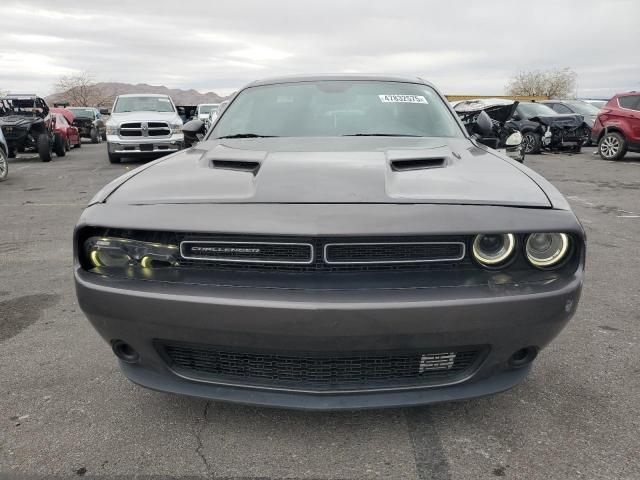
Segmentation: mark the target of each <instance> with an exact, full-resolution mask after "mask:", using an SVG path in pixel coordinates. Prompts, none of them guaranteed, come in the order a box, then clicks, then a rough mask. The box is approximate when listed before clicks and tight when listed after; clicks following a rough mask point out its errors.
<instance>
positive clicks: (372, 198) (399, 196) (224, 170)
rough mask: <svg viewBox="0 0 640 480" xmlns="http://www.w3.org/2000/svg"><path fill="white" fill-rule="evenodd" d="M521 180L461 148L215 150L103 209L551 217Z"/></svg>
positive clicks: (171, 167) (128, 183)
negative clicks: (363, 206) (306, 209)
mask: <svg viewBox="0 0 640 480" xmlns="http://www.w3.org/2000/svg"><path fill="white" fill-rule="evenodd" d="M528 172H529V170H528V169H527V168H526V167H523V166H520V165H516V163H515V162H511V161H510V160H507V159H506V158H504V157H501V156H500V155H499V154H497V152H493V151H487V150H485V149H484V148H480V147H477V146H475V145H473V144H472V143H471V142H470V141H469V140H467V139H464V138H460V139H424V138H420V139H418V138H415V139H414V138H388V137H386V138H381V137H376V138H373V137H343V138H294V139H291V138H289V139H287V138H265V139H246V140H215V141H206V142H203V143H201V144H199V145H197V146H196V147H194V148H191V149H189V150H186V151H183V152H180V153H178V154H176V155H173V156H171V157H168V158H166V159H161V160H159V161H157V162H156V163H155V164H153V165H151V166H143V167H140V169H139V171H138V172H137V173H136V172H134V173H133V174H129V175H128V176H127V178H126V179H125V180H123V182H116V185H115V186H112V187H111V188H112V189H113V188H115V191H113V192H112V193H111V195H110V196H108V199H107V202H121V203H127V204H162V203H165V204H166V203H446V204H476V205H511V206H513V205H516V206H528V207H540V208H548V207H551V204H550V202H549V199H548V198H547V196H546V195H545V193H544V192H543V191H542V189H541V188H540V186H539V185H538V184H537V183H536V182H534V181H533V180H532V179H531V177H530V175H529V173H528Z"/></svg>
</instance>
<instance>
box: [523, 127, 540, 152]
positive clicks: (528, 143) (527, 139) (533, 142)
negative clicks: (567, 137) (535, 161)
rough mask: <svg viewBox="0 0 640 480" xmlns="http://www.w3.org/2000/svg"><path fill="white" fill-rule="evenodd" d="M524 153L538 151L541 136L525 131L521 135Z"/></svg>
mask: <svg viewBox="0 0 640 480" xmlns="http://www.w3.org/2000/svg"><path fill="white" fill-rule="evenodd" d="M522 143H523V144H524V153H525V155H532V154H535V153H540V150H541V149H542V137H541V136H540V135H539V134H538V133H535V132H527V133H525V134H524V135H523V136H522Z"/></svg>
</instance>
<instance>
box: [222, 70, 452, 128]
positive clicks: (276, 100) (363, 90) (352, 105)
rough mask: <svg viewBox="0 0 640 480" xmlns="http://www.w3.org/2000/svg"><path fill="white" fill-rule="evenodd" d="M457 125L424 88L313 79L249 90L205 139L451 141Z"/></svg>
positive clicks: (433, 94) (375, 82) (406, 85)
mask: <svg viewBox="0 0 640 480" xmlns="http://www.w3.org/2000/svg"><path fill="white" fill-rule="evenodd" d="M461 133H462V132H461V129H460V126H459V124H457V122H456V121H455V120H454V117H453V115H452V114H451V112H450V111H449V110H448V108H447V107H446V106H445V105H444V102H443V101H442V100H441V99H440V97H439V96H438V95H437V94H436V92H435V91H434V90H433V89H431V88H430V87H428V86H426V85H420V84H413V83H401V82H382V81H345V80H343V81H328V80H326V81H322V80H321V81H315V82H297V83H283V84H277V85H265V86H259V87H250V88H247V89H246V90H244V91H243V92H241V93H240V94H239V95H238V97H237V98H236V99H235V100H234V101H233V103H231V104H230V105H229V106H228V107H227V108H226V109H225V111H224V113H223V114H222V117H221V118H220V120H219V121H218V123H217V124H216V126H215V128H214V129H213V130H212V133H211V134H210V137H212V138H223V137H253V136H265V137H334V136H350V135H384V136H387V135H388V136H417V137H455V136H459V135H461Z"/></svg>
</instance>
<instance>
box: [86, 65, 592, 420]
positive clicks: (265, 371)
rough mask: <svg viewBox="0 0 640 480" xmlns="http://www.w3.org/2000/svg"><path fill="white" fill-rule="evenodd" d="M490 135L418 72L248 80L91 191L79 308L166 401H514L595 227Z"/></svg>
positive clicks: (312, 405) (565, 303)
mask: <svg viewBox="0 0 640 480" xmlns="http://www.w3.org/2000/svg"><path fill="white" fill-rule="evenodd" d="M183 131H184V133H185V135H187V136H189V137H190V139H191V141H192V142H196V141H197V136H198V135H205V125H204V123H203V122H202V121H200V120H192V121H191V122H188V123H187V124H186V125H184V126H183ZM474 132H477V133H478V134H479V136H475V135H470V134H469V133H468V131H467V129H465V127H464V125H463V124H462V123H461V122H460V120H459V118H458V116H457V115H456V113H455V112H454V111H453V110H452V109H451V108H450V107H449V105H447V104H446V101H445V99H444V97H443V96H442V95H441V94H440V93H439V92H438V91H437V90H436V89H435V88H434V87H433V86H432V85H430V84H429V83H427V82H424V81H423V80H420V79H407V78H399V77H381V76H355V75H352V76H349V75H334V76H306V77H305V76H302V77H287V78H278V79H271V80H265V81H259V82H254V83H252V84H250V85H248V86H246V87H244V88H243V89H242V90H240V92H239V93H238V94H237V95H236V96H234V98H233V100H232V101H231V102H230V104H229V105H228V107H227V108H226V109H225V110H224V111H222V112H221V114H220V116H219V117H218V118H217V120H216V122H215V124H214V125H213V126H212V128H211V129H210V130H209V132H208V133H206V135H205V137H204V139H202V140H201V141H199V142H198V143H197V144H196V145H195V146H194V147H193V148H189V149H186V150H183V151H179V152H176V153H174V154H172V155H167V156H165V157H163V158H161V159H158V160H156V161H154V162H152V163H148V164H146V165H143V166H141V167H139V168H137V169H135V170H133V171H131V172H129V173H127V174H125V175H124V176H122V177H120V178H118V179H116V180H114V181H112V182H111V183H110V184H108V185H107V186H106V187H104V188H103V190H101V191H100V192H99V193H98V194H97V195H96V196H95V197H94V198H93V199H92V201H91V202H90V205H89V206H88V207H87V208H86V209H85V211H84V212H83V213H82V216H81V218H80V220H79V222H78V224H77V226H76V229H75V233H74V243H73V247H74V252H75V261H74V274H75V284H76V292H77V296H78V301H79V305H80V307H81V308H82V310H83V311H84V313H85V314H86V316H87V317H88V319H89V321H90V322H91V323H92V324H93V326H94V327H95V328H96V330H97V331H98V332H99V333H100V335H101V336H102V337H103V338H104V340H105V341H106V342H108V344H109V345H110V346H111V348H112V350H113V352H114V354H115V355H116V356H117V358H118V359H119V361H120V367H121V370H122V371H123V372H124V374H125V375H126V376H127V377H128V378H129V379H131V380H132V381H133V382H135V383H137V384H139V385H143V386H146V387H149V388H152V389H155V390H162V391H169V392H175V393H181V394H187V395H192V396H198V397H203V398H209V399H217V400H224V401H235V402H241V403H247V404H257V405H271V406H281V407H289V408H303V409H353V408H375V407H383V406H386V407H388V406H400V405H405V406H407V405H419V404H428V403H433V402H440V401H451V400H455V399H464V398H471V397H477V396H481V395H488V394H493V393H496V392H499V391H503V390H506V389H508V388H510V387H512V386H514V385H516V384H517V383H518V382H520V381H522V380H523V379H524V378H525V376H526V375H527V373H528V371H529V370H530V368H531V366H532V362H533V361H534V359H535V358H536V355H537V354H538V352H539V351H540V350H541V349H542V348H544V347H545V346H546V345H547V344H548V343H549V342H550V341H551V340H552V339H553V338H554V337H556V335H558V333H559V332H560V331H561V330H562V329H563V328H564V326H565V325H566V324H567V322H568V321H569V319H570V318H571V317H572V316H573V314H574V312H575V311H576V307H577V305H578V301H579V298H580V291H581V288H582V282H583V271H584V258H585V243H584V232H583V229H582V227H581V226H580V223H579V222H578V220H577V218H576V217H575V215H574V214H573V212H572V211H571V209H570V207H569V204H568V203H567V201H566V200H565V199H564V198H563V197H562V195H561V194H560V193H559V192H558V191H557V190H556V189H555V188H554V187H553V186H552V185H551V184H550V183H549V182H547V181H546V180H545V179H544V178H542V177H541V176H540V175H538V174H536V173H535V172H534V171H532V170H530V169H528V168H527V167H525V166H524V165H522V164H520V163H518V162H516V161H514V160H512V159H510V158H508V157H507V156H505V155H502V154H500V153H498V152H496V151H495V150H493V149H491V148H488V147H487V146H485V145H484V144H482V143H481V139H482V136H483V135H488V134H490V133H491V132H492V124H491V121H490V120H489V118H488V116H487V114H486V113H485V112H480V113H479V114H478V118H477V127H476V128H475V129H474ZM540 378H544V375H542V376H541V377H540Z"/></svg>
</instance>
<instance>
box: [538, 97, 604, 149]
mask: <svg viewBox="0 0 640 480" xmlns="http://www.w3.org/2000/svg"><path fill="white" fill-rule="evenodd" d="M541 103H542V104H543V105H548V106H549V107H551V108H552V109H553V111H554V112H556V113H577V114H579V115H582V116H583V118H584V123H586V124H587V125H588V126H589V138H588V139H587V145H589V144H591V128H593V124H594V123H595V121H596V117H597V116H598V113H599V112H600V108H599V107H596V106H595V105H592V104H591V103H588V102H585V101H582V100H546V101H544V102H541Z"/></svg>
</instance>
